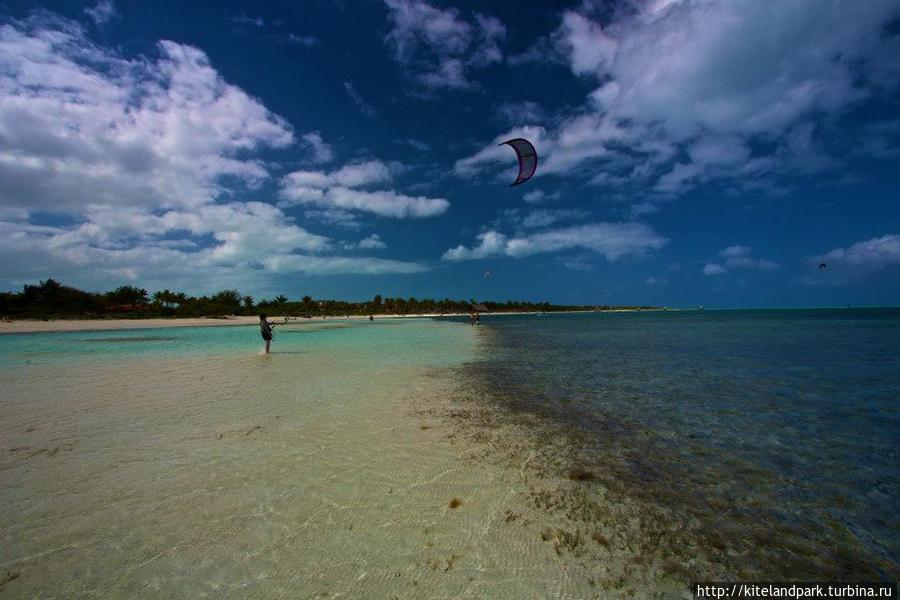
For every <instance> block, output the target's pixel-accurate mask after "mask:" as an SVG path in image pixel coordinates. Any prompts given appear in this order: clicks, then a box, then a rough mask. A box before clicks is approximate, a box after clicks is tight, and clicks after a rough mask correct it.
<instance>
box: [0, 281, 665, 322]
mask: <svg viewBox="0 0 900 600" xmlns="http://www.w3.org/2000/svg"><path fill="white" fill-rule="evenodd" d="M473 304H476V301H475V300H474V299H472V300H451V299H449V298H445V299H444V300H433V299H431V298H423V299H417V298H412V297H410V298H382V297H381V296H380V295H377V296H375V297H374V298H373V299H372V300H369V301H367V302H345V301H343V300H315V299H313V298H312V297H310V296H303V297H302V298H301V299H300V300H299V301H291V300H288V298H287V297H286V296H283V295H279V296H276V297H275V298H273V299H272V300H267V299H262V300H260V301H259V302H257V301H256V300H255V299H254V298H253V297H252V296H245V295H242V294H241V293H240V292H238V291H237V290H222V291H221V292H218V293H216V294H213V295H212V296H200V297H194V296H188V295H187V294H185V293H183V292H172V291H170V290H159V291H157V292H155V293H153V295H152V296H151V295H150V294H149V293H148V292H147V290H145V289H143V288H137V287H133V286H130V285H124V286H121V287H118V288H116V289H114V290H112V291H109V292H105V293H95V292H85V291H82V290H78V289H75V288H73V287H68V286H65V285H62V284H61V283H59V282H58V281H55V280H53V279H48V280H46V281H41V282H40V283H39V284H38V285H26V286H25V287H24V289H23V290H22V291H21V292H18V293H16V292H12V293H10V292H3V293H0V315H2V316H3V317H6V318H19V319H50V318H102V317H109V316H116V317H125V318H147V317H224V316H227V315H255V314H258V313H259V312H261V311H262V312H267V313H269V314H271V315H278V316H293V317H319V316H344V315H368V314H372V313H378V314H400V315H408V314H425V313H438V314H440V313H454V312H467V311H469V310H470V309H471V307H472V305H473ZM482 304H483V305H484V306H485V307H486V308H487V309H488V310H490V311H491V312H537V311H540V312H554V311H568V310H614V309H624V308H636V309H637V308H641V309H650V308H653V307H650V306H633V307H627V306H561V305H555V304H550V303H549V302H518V301H508V302H490V301H484V302H482Z"/></svg>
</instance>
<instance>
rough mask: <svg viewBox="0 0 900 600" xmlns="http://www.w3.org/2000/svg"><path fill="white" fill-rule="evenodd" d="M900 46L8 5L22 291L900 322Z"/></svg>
mask: <svg viewBox="0 0 900 600" xmlns="http://www.w3.org/2000/svg"><path fill="white" fill-rule="evenodd" d="M898 57H900V3H898V2H897V1H896V0H866V2H846V1H829V0H784V1H780V2H774V1H773V2H769V1H766V0H729V1H721V2H719V1H714V0H647V1H639V0H620V1H617V2H613V1H600V0H583V1H580V2H569V3H567V2H559V3H547V2H537V1H535V2H529V1H521V2H519V1H517V2H503V1H501V2H484V1H482V2H460V3H446V2H436V1H435V2H425V1H421V0H384V1H376V0H340V1H334V2H325V1H324V0H323V1H316V0H308V1H304V2H229V1H217V2H209V3H202V2H190V3H185V2H165V1H157V2H152V3H150V2H138V1H129V2H125V1H122V0H119V1H118V2H114V1H112V0H100V2H93V1H91V2H87V3H84V2H53V3H46V4H36V3H33V2H32V3H22V2H16V1H13V2H9V1H7V2H5V3H4V2H3V1H2V0H0V265H2V267H0V289H3V290H8V291H13V290H20V289H21V286H22V285H24V284H30V283H35V282H37V281H38V280H41V279H46V278H48V277H53V278H55V279H57V280H59V281H62V282H63V283H65V284H68V285H73V286H76V287H79V288H82V289H88V290H97V291H101V290H106V289H111V288H113V287H116V286H119V285H126V284H127V285H138V286H140V287H145V288H147V289H149V290H151V292H152V291H154V290H157V289H172V290H183V291H187V292H189V293H194V294H207V293H213V292H216V291H218V290H222V289H226V288H237V289H238V290H240V291H241V292H243V293H247V294H251V295H253V296H254V297H255V298H256V299H258V300H259V299H262V298H266V297H269V298H271V297H272V296H274V295H277V294H285V295H287V296H288V297H290V298H299V297H300V296H302V295H305V294H309V295H311V296H313V297H316V298H340V299H346V300H364V299H367V298H371V297H372V296H374V295H375V294H381V295H382V296H404V297H409V296H415V297H419V298H422V297H435V298H444V297H451V298H464V299H469V298H475V299H478V300H485V299H487V300H499V301H503V300H508V299H521V300H533V301H545V300H546V301H550V302H554V303H565V304H652V305H663V306H696V305H705V306H708V307H713V306H721V307H740V306H746V307H757V306H835V305H840V306H842V305H845V304H852V305H857V306H859V305H897V304H900V193H898V190H900V58H898ZM515 137H525V138H527V139H529V140H530V141H531V142H532V143H533V144H534V145H535V147H536V149H537V152H538V155H539V164H538V169H537V173H536V174H535V176H534V177H533V178H532V179H531V180H530V181H527V182H526V183H524V184H522V185H519V186H515V187H511V186H510V184H511V183H512V182H513V181H514V180H515V178H516V174H517V161H516V157H515V153H514V152H513V150H512V149H511V148H510V147H509V146H504V145H500V142H503V141H505V140H508V139H511V138H515ZM821 263H825V264H826V265H827V266H826V267H824V268H820V267H819V265H820V264H821Z"/></svg>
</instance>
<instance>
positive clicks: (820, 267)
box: [819, 263, 828, 271]
mask: <svg viewBox="0 0 900 600" xmlns="http://www.w3.org/2000/svg"><path fill="white" fill-rule="evenodd" d="M826 268H828V265H826V264H825V263H820V264H819V270H820V271H821V270H822V269H826Z"/></svg>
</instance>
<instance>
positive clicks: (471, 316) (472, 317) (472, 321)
mask: <svg viewBox="0 0 900 600" xmlns="http://www.w3.org/2000/svg"><path fill="white" fill-rule="evenodd" d="M469 325H471V326H472V327H475V313H474V312H470V313H469Z"/></svg>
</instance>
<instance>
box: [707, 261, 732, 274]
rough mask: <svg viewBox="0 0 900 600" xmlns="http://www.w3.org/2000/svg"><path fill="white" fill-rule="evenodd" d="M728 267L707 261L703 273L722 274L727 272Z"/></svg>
mask: <svg viewBox="0 0 900 600" xmlns="http://www.w3.org/2000/svg"><path fill="white" fill-rule="evenodd" d="M727 272H728V269H726V268H725V267H723V266H722V265H720V264H718V263H707V264H706V265H704V266H703V274H704V275H721V274H722V273H727Z"/></svg>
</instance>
